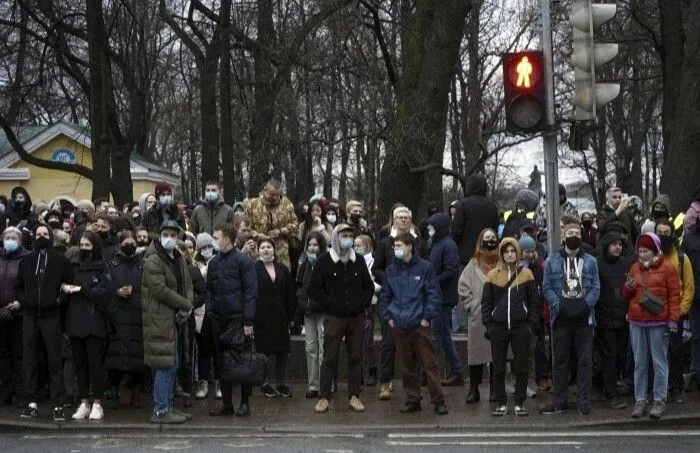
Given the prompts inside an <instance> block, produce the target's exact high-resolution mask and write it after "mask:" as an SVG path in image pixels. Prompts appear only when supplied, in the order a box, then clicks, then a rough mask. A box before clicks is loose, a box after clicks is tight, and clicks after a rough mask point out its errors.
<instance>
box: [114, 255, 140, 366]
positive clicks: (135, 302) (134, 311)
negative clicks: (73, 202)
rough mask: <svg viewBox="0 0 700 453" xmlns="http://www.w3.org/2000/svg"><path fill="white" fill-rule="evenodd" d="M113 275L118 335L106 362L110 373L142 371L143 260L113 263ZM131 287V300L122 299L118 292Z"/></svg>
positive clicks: (119, 259)
mask: <svg viewBox="0 0 700 453" xmlns="http://www.w3.org/2000/svg"><path fill="white" fill-rule="evenodd" d="M109 268H110V272H111V274H112V291H111V293H110V294H111V297H110V301H109V314H110V316H111V318H112V322H113V323H114V324H113V326H114V331H112V332H110V334H109V347H108V349H107V357H106V359H105V368H106V369H108V370H122V371H140V370H143V369H144V363H143V317H142V315H141V277H142V274H143V257H142V256H141V255H139V254H136V255H134V256H131V257H128V256H124V255H123V254H122V253H118V254H117V256H115V257H114V258H112V260H110V262H109ZM128 285H131V296H129V297H126V298H125V297H120V296H119V295H118V294H117V290H118V289H119V288H121V287H123V286H128Z"/></svg>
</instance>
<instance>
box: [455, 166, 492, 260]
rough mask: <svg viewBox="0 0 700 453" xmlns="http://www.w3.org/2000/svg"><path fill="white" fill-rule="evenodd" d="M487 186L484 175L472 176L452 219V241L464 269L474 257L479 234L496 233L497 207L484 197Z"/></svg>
mask: <svg viewBox="0 0 700 453" xmlns="http://www.w3.org/2000/svg"><path fill="white" fill-rule="evenodd" d="M487 192H488V184H487V183H486V177H485V176H484V175H474V176H471V177H470V178H469V182H468V183H467V196H466V198H463V199H462V200H460V201H459V202H458V203H457V206H456V210H455V216H454V219H452V226H451V234H452V239H454V241H455V242H456V243H457V245H458V246H459V260H460V263H461V265H462V267H465V266H466V265H467V264H468V263H469V260H470V259H471V258H472V256H473V255H474V250H476V241H477V239H478V238H479V234H480V233H481V232H482V231H483V230H484V229H486V228H491V229H492V230H494V231H498V224H499V223H500V221H499V218H498V207H497V206H496V203H494V202H493V200H491V199H490V198H487V197H486V193H487Z"/></svg>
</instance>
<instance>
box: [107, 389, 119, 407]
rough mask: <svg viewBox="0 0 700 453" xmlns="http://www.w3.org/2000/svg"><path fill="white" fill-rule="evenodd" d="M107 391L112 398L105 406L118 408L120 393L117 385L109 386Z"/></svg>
mask: <svg viewBox="0 0 700 453" xmlns="http://www.w3.org/2000/svg"><path fill="white" fill-rule="evenodd" d="M108 392H109V393H110V394H111V395H112V398H111V399H110V400H109V401H108V402H107V408H108V409H119V403H121V393H120V392H119V387H111V388H110V389H109V390H108Z"/></svg>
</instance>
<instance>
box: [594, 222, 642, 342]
mask: <svg viewBox="0 0 700 453" xmlns="http://www.w3.org/2000/svg"><path fill="white" fill-rule="evenodd" d="M615 241H622V236H621V235H620V233H617V232H614V231H612V232H609V233H606V234H605V235H603V237H601V238H600V252H599V253H600V255H599V256H598V276H599V278H600V298H599V299H598V303H597V304H596V306H595V319H596V325H597V326H598V327H600V328H601V329H625V328H627V305H628V304H627V300H626V299H625V297H624V295H623V288H624V286H625V282H626V281H627V272H629V270H630V267H632V264H634V262H635V261H637V256H636V254H634V253H632V254H630V253H625V252H624V250H623V253H622V254H621V255H620V256H619V257H614V256H612V255H610V254H608V247H609V246H610V244H612V243H613V242H615ZM623 247H624V243H623Z"/></svg>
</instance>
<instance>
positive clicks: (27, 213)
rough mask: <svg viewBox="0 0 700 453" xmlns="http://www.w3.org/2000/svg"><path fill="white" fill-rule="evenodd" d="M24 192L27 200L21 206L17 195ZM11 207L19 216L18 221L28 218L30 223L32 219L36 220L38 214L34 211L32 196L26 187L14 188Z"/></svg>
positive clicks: (17, 216)
mask: <svg viewBox="0 0 700 453" xmlns="http://www.w3.org/2000/svg"><path fill="white" fill-rule="evenodd" d="M20 193H21V194H23V195H24V199H25V202H24V204H23V205H22V206H19V205H18V204H17V202H16V201H15V197H16V196H17V194H20ZM10 208H11V210H12V212H13V213H14V215H15V216H16V218H17V221H18V222H21V221H23V220H27V222H28V223H29V221H30V220H36V215H35V214H34V212H33V211H32V197H30V196H29V192H27V190H26V189H25V188H24V187H19V186H17V187H15V188H14V189H12V195H11V197H10Z"/></svg>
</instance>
